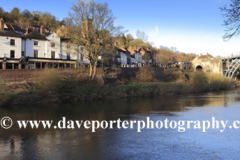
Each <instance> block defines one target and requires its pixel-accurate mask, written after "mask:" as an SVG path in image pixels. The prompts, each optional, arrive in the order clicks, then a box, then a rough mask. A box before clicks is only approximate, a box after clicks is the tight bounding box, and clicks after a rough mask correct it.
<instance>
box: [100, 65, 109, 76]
mask: <svg viewBox="0 0 240 160" xmlns="http://www.w3.org/2000/svg"><path fill="white" fill-rule="evenodd" d="M102 70H103V73H104V78H107V77H108V73H109V70H110V68H109V67H105V68H102Z"/></svg>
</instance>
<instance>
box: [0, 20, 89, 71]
mask: <svg viewBox="0 0 240 160" xmlns="http://www.w3.org/2000/svg"><path fill="white" fill-rule="evenodd" d="M8 27H9V28H8ZM14 28H17V27H16V26H15V27H13V25H11V24H7V25H6V24H5V23H4V21H3V19H0V69H22V68H25V69H41V68H70V67H71V68H76V67H78V64H79V63H83V64H88V58H87V57H86V56H82V55H81V54H80V52H78V51H81V52H82V53H85V52H86V51H84V50H83V49H82V48H81V47H80V46H77V45H70V46H68V44H67V43H65V42H64V41H63V40H62V39H61V38H60V37H59V36H58V35H57V34H56V33H55V32H53V33H51V34H50V35H48V36H46V35H45V27H44V26H43V25H42V26H41V27H40V32H36V31H35V30H34V28H33V27H32V26H29V27H27V28H26V29H25V30H24V29H21V28H20V29H21V31H26V32H25V34H19V33H18V32H17V31H15V29H14ZM76 48H77V50H76Z"/></svg>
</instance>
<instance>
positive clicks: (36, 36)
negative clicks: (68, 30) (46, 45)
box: [25, 31, 47, 40]
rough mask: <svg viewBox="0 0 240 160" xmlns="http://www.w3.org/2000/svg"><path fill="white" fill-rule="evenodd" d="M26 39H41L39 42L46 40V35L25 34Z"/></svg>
mask: <svg viewBox="0 0 240 160" xmlns="http://www.w3.org/2000/svg"><path fill="white" fill-rule="evenodd" d="M25 37H26V38H30V39H41V40H47V38H46V35H42V34H41V33H39V32H35V31H33V32H30V33H29V34H27V35H26V36H25Z"/></svg>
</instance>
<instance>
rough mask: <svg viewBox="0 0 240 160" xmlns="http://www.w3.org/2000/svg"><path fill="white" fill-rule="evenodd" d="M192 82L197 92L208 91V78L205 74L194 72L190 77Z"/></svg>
mask: <svg viewBox="0 0 240 160" xmlns="http://www.w3.org/2000/svg"><path fill="white" fill-rule="evenodd" d="M190 81H191V83H192V85H193V89H194V90H195V91H196V92H202V91H206V90H208V78H207V76H206V74H205V73H203V72H194V73H192V75H191V77H190Z"/></svg>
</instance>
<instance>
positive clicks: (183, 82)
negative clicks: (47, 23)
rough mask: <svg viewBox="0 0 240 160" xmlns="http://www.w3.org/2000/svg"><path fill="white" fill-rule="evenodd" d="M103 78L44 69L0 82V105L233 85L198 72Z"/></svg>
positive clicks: (144, 71)
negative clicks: (29, 76) (17, 79)
mask: <svg viewBox="0 0 240 160" xmlns="http://www.w3.org/2000/svg"><path fill="white" fill-rule="evenodd" d="M106 82H107V79H104V78H103V77H100V76H99V77H97V78H96V79H95V80H89V79H88V77H82V76H81V75H74V76H71V77H68V78H64V77H61V75H60V74H59V73H58V71H57V70H45V71H44V73H43V74H41V75H38V74H36V75H34V78H33V79H32V81H31V82H29V83H27V82H26V83H22V84H18V85H17V87H14V84H13V85H11V84H8V85H6V83H5V84H3V83H1V84H0V85H1V86H2V87H1V89H0V106H6V105H13V104H26V103H61V102H77V101H84V100H98V99H109V98H123V97H146V96H162V95H168V96H172V95H179V94H187V93H194V92H206V91H215V90H223V89H229V88H231V87H232V86H233V82H231V81H230V80H228V79H224V78H223V77H222V76H219V75H208V74H205V73H202V72H195V73H190V72H183V71H182V70H179V69H170V70H168V71H167V72H165V73H164V75H162V76H159V75H155V73H154V72H153V71H151V69H149V68H143V69H141V70H140V71H139V72H138V73H136V75H135V76H134V77H130V78H129V77H128V78H126V77H121V78H120V79H118V80H116V81H114V82H112V83H106Z"/></svg>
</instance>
